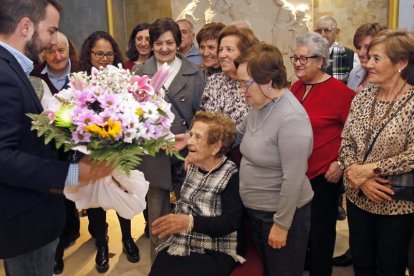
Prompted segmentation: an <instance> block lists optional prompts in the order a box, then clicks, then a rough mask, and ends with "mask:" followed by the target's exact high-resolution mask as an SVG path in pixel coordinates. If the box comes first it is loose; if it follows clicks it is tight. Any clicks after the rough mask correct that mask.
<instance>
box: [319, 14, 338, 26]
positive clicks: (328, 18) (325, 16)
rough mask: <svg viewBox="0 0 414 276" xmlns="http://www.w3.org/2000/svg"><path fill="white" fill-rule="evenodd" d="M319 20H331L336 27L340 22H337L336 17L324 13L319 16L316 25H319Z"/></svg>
mask: <svg viewBox="0 0 414 276" xmlns="http://www.w3.org/2000/svg"><path fill="white" fill-rule="evenodd" d="M319 21H331V23H332V28H335V29H336V28H338V22H336V20H335V18H333V17H332V16H328V15H324V16H321V17H319V19H318V22H317V23H316V25H318V23H319Z"/></svg>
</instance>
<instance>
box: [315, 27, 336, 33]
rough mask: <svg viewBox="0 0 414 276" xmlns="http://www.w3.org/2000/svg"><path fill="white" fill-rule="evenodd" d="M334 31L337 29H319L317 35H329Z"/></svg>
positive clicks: (316, 31)
mask: <svg viewBox="0 0 414 276" xmlns="http://www.w3.org/2000/svg"><path fill="white" fill-rule="evenodd" d="M333 30H335V28H332V29H328V28H317V29H315V33H318V34H323V33H325V34H329V33H330V32H332V31H333Z"/></svg>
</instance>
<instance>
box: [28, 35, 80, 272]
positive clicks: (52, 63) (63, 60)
mask: <svg viewBox="0 0 414 276" xmlns="http://www.w3.org/2000/svg"><path fill="white" fill-rule="evenodd" d="M72 51H73V53H70V47H69V40H68V38H67V37H66V36H65V35H64V34H63V33H61V32H58V33H57V44H54V45H52V46H50V48H48V49H46V50H44V51H43V58H44V60H45V62H44V63H43V64H39V65H37V66H35V69H34V70H33V72H32V75H33V76H36V77H39V78H41V79H42V80H44V81H45V82H46V84H47V86H48V87H49V89H50V91H51V92H52V94H56V93H58V92H59V91H60V90H63V89H66V88H68V84H69V77H68V75H69V73H72V72H76V71H77V65H78V61H77V60H75V59H70V56H75V57H76V56H77V54H76V52H75V49H74V48H72ZM62 157H63V158H64V159H68V156H67V154H66V155H65V156H62ZM65 209H66V221H65V226H64V228H63V232H62V234H61V235H60V237H59V244H58V246H57V249H56V254H55V265H54V274H60V273H62V272H63V268H64V263H63V251H64V250H65V248H67V247H69V246H70V245H72V244H73V243H74V242H75V241H76V239H78V238H79V236H80V234H79V229H80V222H79V213H78V210H77V209H76V206H75V203H74V202H73V201H71V200H68V199H66V198H65Z"/></svg>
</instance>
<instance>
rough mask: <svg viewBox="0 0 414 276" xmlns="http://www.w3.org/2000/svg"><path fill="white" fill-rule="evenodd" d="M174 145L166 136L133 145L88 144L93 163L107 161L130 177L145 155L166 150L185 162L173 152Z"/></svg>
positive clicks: (120, 143)
mask: <svg viewBox="0 0 414 276" xmlns="http://www.w3.org/2000/svg"><path fill="white" fill-rule="evenodd" d="M173 145H174V142H172V141H171V140H170V139H167V136H164V137H161V138H159V139H157V140H155V139H150V140H145V141H141V143H131V144H126V143H123V142H114V143H111V144H107V142H102V141H100V142H98V141H94V142H91V143H90V144H88V150H89V151H90V152H91V154H90V158H91V159H92V160H93V161H96V162H102V161H105V162H107V163H109V164H112V166H113V167H114V168H115V169H117V170H120V171H123V172H125V173H126V174H128V175H129V172H130V171H131V170H133V169H135V168H136V167H137V166H138V165H139V164H140V163H141V162H142V156H143V155H151V156H155V155H156V154H157V153H158V152H159V151H160V150H165V151H166V153H167V154H168V155H170V156H173V155H174V156H177V158H180V159H182V160H183V157H182V156H180V155H179V153H176V152H173V151H172V146H173Z"/></svg>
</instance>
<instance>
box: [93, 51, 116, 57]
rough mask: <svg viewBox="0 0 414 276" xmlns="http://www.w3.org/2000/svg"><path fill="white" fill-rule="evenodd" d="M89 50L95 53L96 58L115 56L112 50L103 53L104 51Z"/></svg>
mask: <svg viewBox="0 0 414 276" xmlns="http://www.w3.org/2000/svg"><path fill="white" fill-rule="evenodd" d="M91 52H92V54H94V55H95V57H96V58H104V57H107V58H108V59H111V58H113V57H114V56H115V54H114V52H107V53H105V52H94V51H91Z"/></svg>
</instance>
